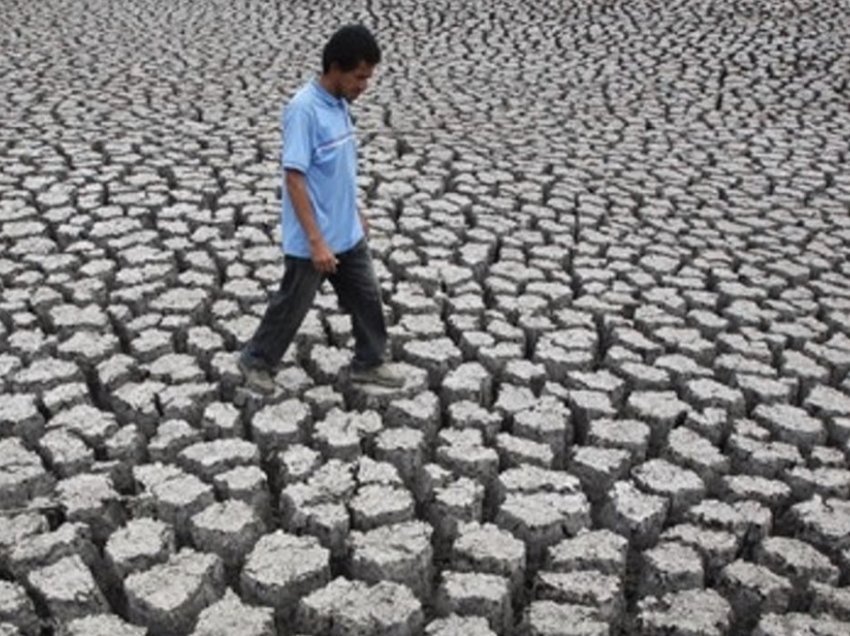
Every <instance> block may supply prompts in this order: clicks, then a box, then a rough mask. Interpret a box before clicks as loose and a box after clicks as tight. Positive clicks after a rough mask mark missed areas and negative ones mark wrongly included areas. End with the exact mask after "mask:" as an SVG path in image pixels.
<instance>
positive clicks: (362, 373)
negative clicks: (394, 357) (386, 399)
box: [351, 364, 405, 389]
mask: <svg viewBox="0 0 850 636" xmlns="http://www.w3.org/2000/svg"><path fill="white" fill-rule="evenodd" d="M351 381H352V382H354V383H356V384H377V385H378V386H383V387H387V388H389V389H400V388H401V387H403V386H404V383H405V378H404V377H403V376H400V375H398V374H396V373H393V371H392V370H391V369H390V368H389V367H388V366H387V365H385V364H380V365H378V366H376V367H369V368H368V369H354V368H352V369H351Z"/></svg>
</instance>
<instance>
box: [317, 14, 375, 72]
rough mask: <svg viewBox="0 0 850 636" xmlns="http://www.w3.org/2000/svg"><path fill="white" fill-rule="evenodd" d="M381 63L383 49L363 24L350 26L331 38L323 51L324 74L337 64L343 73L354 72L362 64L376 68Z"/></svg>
mask: <svg viewBox="0 0 850 636" xmlns="http://www.w3.org/2000/svg"><path fill="white" fill-rule="evenodd" d="M380 61H381V48H380V47H379V46H378V42H377V41H376V40H375V36H374V35H372V32H371V31H369V29H367V28H366V27H365V26H363V25H362V24H349V25H347V26H344V27H342V28H341V29H339V30H338V31H337V32H336V33H334V34H333V35H332V36H331V39H330V40H328V43H327V44H325V48H324V50H323V51H322V72H323V73H327V72H328V71H329V70H331V64H333V63H334V62H336V64H337V66H338V67H339V69H340V70H341V71H353V70H354V69H355V68H357V67H358V66H359V64H360V62H366V63H367V64H369V65H371V66H374V65H375V64H377V63H378V62H380Z"/></svg>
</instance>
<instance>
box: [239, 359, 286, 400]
mask: <svg viewBox="0 0 850 636" xmlns="http://www.w3.org/2000/svg"><path fill="white" fill-rule="evenodd" d="M239 370H240V371H241V372H242V375H243V376H245V384H247V385H248V386H249V387H251V388H252V389H256V390H257V391H260V392H261V393H274V390H275V389H276V388H277V385H276V384H275V381H274V378H273V377H272V374H271V373H269V372H268V371H266V370H265V369H260V368H257V367H252V366H251V365H249V364H248V363H247V362H245V360H244V359H243V358H242V356H239Z"/></svg>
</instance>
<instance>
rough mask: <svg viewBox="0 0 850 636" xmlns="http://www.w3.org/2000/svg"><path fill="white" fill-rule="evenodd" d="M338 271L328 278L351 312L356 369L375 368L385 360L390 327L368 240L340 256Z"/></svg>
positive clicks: (345, 306)
mask: <svg viewBox="0 0 850 636" xmlns="http://www.w3.org/2000/svg"><path fill="white" fill-rule="evenodd" d="M338 260H339V266H338V267H337V271H336V273H334V274H332V275H331V276H329V277H328V280H330V282H331V285H333V288H334V290H335V291H336V294H337V297H338V298H339V303H340V305H341V306H342V308H343V309H344V310H346V311H347V312H348V313H350V314H351V326H352V330H353V332H354V360H353V361H352V366H353V367H355V368H369V367H374V366H377V365H379V364H381V362H383V359H384V349H385V348H386V344H387V326H386V322H385V320H384V311H383V308H382V305H381V289H380V287H379V286H378V279H377V277H376V276H375V268H374V267H373V265H372V257H371V256H370V255H369V247H368V245H367V244H366V241H365V240H363V241H360V243H358V244H357V245H356V246H355V247H354V248H352V249H351V250H349V251H347V252H343V253H342V254H340V255H338Z"/></svg>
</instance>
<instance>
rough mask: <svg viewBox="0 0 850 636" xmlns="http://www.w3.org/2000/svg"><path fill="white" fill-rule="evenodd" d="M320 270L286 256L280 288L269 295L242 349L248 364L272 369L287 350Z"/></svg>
mask: <svg viewBox="0 0 850 636" xmlns="http://www.w3.org/2000/svg"><path fill="white" fill-rule="evenodd" d="M322 280H323V274H321V273H320V272H318V271H317V270H316V268H315V267H313V263H312V262H311V261H310V260H308V259H303V258H294V257H291V256H287V257H286V259H285V271H284V275H283V280H281V283H280V288H279V289H278V290H277V291H276V292H275V293H274V294H273V295H272V297H271V299H270V300H269V304H268V306H267V307H266V311H265V313H264V314H263V318H262V320H261V321H260V325H259V326H258V327H257V330H256V331H255V332H254V335H253V336H252V337H251V339H250V340H249V341H248V343H247V344H246V345H245V347H244V349H243V351H242V352H243V356H244V357H245V358H246V359H247V362H248V364H250V365H251V366H256V367H261V368H265V369H266V370H269V371H271V370H272V369H274V367H275V366H277V364H278V363H279V362H280V360H281V358H283V355H284V354H285V353H286V350H287V348H288V347H289V345H290V343H291V342H292V340H293V339H294V338H295V334H296V333H297V332H298V328H299V327H300V326H301V323H302V322H303V321H304V316H306V315H307V312H308V311H309V310H310V307H311V306H312V304H313V300H314V299H315V297H316V292H317V291H318V290H319V286H320V285H321V284H322Z"/></svg>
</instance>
